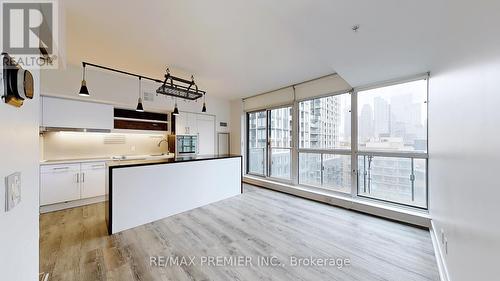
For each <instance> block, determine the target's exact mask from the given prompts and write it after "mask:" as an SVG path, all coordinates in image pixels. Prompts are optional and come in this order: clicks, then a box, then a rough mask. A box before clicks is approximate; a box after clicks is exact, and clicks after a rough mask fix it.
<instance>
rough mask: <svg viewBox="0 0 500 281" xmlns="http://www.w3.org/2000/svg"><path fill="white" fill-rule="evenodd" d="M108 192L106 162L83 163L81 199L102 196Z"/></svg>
mask: <svg viewBox="0 0 500 281" xmlns="http://www.w3.org/2000/svg"><path fill="white" fill-rule="evenodd" d="M105 193H106V164H105V163H104V162H93V163H82V171H81V199H84V198H91V197H96V196H102V195H105Z"/></svg>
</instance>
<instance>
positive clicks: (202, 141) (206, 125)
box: [197, 114, 215, 155]
mask: <svg viewBox="0 0 500 281" xmlns="http://www.w3.org/2000/svg"><path fill="white" fill-rule="evenodd" d="M197 125H198V143H199V144H198V154H200V155H208V154H215V117H214V116H211V115H201V114H200V115H198V119H197Z"/></svg>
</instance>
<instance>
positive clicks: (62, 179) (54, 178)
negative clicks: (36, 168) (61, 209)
mask: <svg viewBox="0 0 500 281" xmlns="http://www.w3.org/2000/svg"><path fill="white" fill-rule="evenodd" d="M40 170H41V171H40V172H41V173H40V205H42V206H43V205H49V204H55V203H60V202H66V201H72V200H78V199H80V183H79V181H80V164H68V165H49V166H42V167H41V169H40Z"/></svg>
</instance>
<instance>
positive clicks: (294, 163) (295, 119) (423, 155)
mask: <svg viewBox="0 0 500 281" xmlns="http://www.w3.org/2000/svg"><path fill="white" fill-rule="evenodd" d="M418 80H426V82H427V91H426V99H427V101H426V103H427V110H426V115H427V116H426V122H427V124H426V136H427V142H426V152H411V151H410V152H408V151H404V152H390V151H369V150H362V151H360V150H359V149H358V121H359V120H358V119H359V118H358V102H357V101H358V94H359V92H361V91H366V90H371V89H375V88H382V87H387V86H392V85H397V84H404V83H408V82H413V81H418ZM429 80H430V73H424V74H418V75H413V76H408V77H405V78H401V79H393V80H389V81H384V82H380V83H372V84H369V85H364V86H360V87H355V88H353V89H351V90H350V91H345V90H342V91H337V92H332V93H328V94H323V95H317V96H314V97H308V98H303V99H294V101H293V103H292V104H282V105H277V106H272V107H265V108H260V109H256V110H249V111H245V113H246V114H245V116H246V119H247V120H246V126H247V128H246V137H247V139H246V140H245V146H246V156H248V153H249V145H248V137H249V133H250V131H249V118H248V116H249V114H250V113H255V112H261V111H265V112H266V120H267V121H266V126H267V127H266V131H267V133H266V157H265V167H264V170H265V174H264V175H259V174H254V173H249V172H248V168H249V167H248V163H249V159H248V157H246V158H247V160H246V163H247V168H246V174H249V175H252V176H257V177H261V178H264V179H269V180H272V181H275V182H281V183H286V184H291V185H292V186H297V187H307V188H311V189H316V190H319V191H322V192H325V191H326V192H329V193H332V194H335V195H338V196H344V197H345V196H350V197H351V198H353V199H360V200H363V201H368V202H369V201H371V202H374V203H377V202H378V203H380V202H382V203H384V204H385V205H387V206H389V207H390V206H394V207H398V208H403V209H408V210H424V211H428V206H429V199H430V198H429V174H428V171H429V126H428V125H429V118H428V117H429V110H428V103H429ZM343 94H349V95H350V97H351V101H350V102H351V104H350V107H351V145H350V148H349V149H348V148H334V149H318V148H300V131H299V130H300V107H299V103H300V102H303V101H310V100H315V99H320V98H324V97H331V96H337V95H343ZM284 107H291V108H292V128H291V129H292V147H291V158H290V159H291V163H290V169H291V175H290V176H291V179H290V180H284V179H281V178H274V177H271V176H270V175H271V174H270V169H271V167H270V165H269V163H270V162H269V161H270V159H269V158H270V157H271V155H270V154H271V153H270V151H269V136H270V123H269V122H270V111H271V110H273V109H277V108H284ZM300 153H317V154H320V155H321V158H323V154H332V155H350V156H351V192H350V193H345V192H341V191H337V190H333V189H329V188H323V187H320V186H315V185H308V184H299V182H300V179H299V176H300V171H299V170H300V163H299V161H300V159H299V158H300V157H299V154H300ZM359 156H380V157H400V158H414V159H425V161H426V162H425V163H426V176H425V177H426V179H425V185H426V186H425V189H426V190H425V192H426V207H425V208H423V207H419V206H415V205H407V204H403V203H398V202H394V201H388V200H383V199H379V198H373V197H367V196H364V195H360V194H359V192H358V191H359V187H358V173H359V171H358V168H359V167H358V157H359ZM321 181H323V179H321Z"/></svg>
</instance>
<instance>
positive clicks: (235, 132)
mask: <svg viewBox="0 0 500 281" xmlns="http://www.w3.org/2000/svg"><path fill="white" fill-rule="evenodd" d="M244 121H245V118H244V112H243V102H242V101H241V99H238V100H233V101H231V126H230V130H231V139H230V142H231V144H230V149H231V154H239V155H244V153H243V149H242V148H243V147H244V143H243V142H244V141H245V130H244V129H245V128H244V127H245V126H244Z"/></svg>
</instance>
